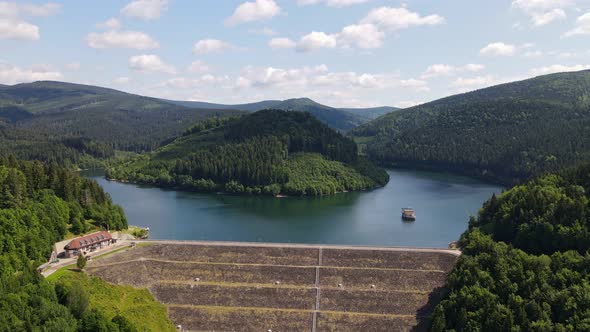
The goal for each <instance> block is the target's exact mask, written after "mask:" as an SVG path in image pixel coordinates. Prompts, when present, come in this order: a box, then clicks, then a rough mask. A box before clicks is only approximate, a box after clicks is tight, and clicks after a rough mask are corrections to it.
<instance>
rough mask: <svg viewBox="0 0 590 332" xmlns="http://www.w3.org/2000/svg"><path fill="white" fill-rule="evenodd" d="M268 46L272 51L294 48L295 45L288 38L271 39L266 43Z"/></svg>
mask: <svg viewBox="0 0 590 332" xmlns="http://www.w3.org/2000/svg"><path fill="white" fill-rule="evenodd" d="M268 46H269V47H270V48H272V49H286V48H295V46H297V43H295V42H294V41H292V40H291V39H289V38H273V39H271V40H270V41H269V42H268Z"/></svg>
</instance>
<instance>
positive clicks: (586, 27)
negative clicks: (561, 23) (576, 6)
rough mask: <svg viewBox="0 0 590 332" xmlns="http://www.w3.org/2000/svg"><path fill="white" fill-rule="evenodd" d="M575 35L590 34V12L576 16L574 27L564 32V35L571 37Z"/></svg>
mask: <svg viewBox="0 0 590 332" xmlns="http://www.w3.org/2000/svg"><path fill="white" fill-rule="evenodd" d="M577 35H590V12H588V13H586V14H584V15H582V16H580V17H578V18H577V19H576V27H575V28H573V29H572V30H569V31H568V32H566V33H565V34H564V35H563V36H564V37H572V36H577Z"/></svg>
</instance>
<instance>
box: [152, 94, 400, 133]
mask: <svg viewBox="0 0 590 332" xmlns="http://www.w3.org/2000/svg"><path fill="white" fill-rule="evenodd" d="M164 101H166V102H169V103H173V104H176V105H181V106H186V107H192V108H206V109H232V110H240V111H246V112H256V111H260V110H263V109H270V108H272V109H280V110H284V111H291V110H297V111H305V112H309V113H311V114H313V115H315V116H316V117H317V118H318V119H320V121H322V122H324V123H326V124H328V125H329V126H331V127H332V128H335V129H339V130H344V131H346V130H350V129H352V128H354V127H356V126H358V125H359V124H362V123H365V122H367V121H369V120H373V119H376V118H377V117H379V116H381V115H384V114H387V113H390V112H394V111H397V110H399V108H397V107H391V106H382V107H370V108H336V107H330V106H326V105H322V104H320V103H317V102H315V101H313V100H311V99H309V98H296V99H287V100H263V101H259V102H255V103H249V104H234V105H231V104H214V103H206V102H200V101H177V100H164ZM350 115H353V116H350Z"/></svg>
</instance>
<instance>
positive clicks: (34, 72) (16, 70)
mask: <svg viewBox="0 0 590 332" xmlns="http://www.w3.org/2000/svg"><path fill="white" fill-rule="evenodd" d="M62 78H63V75H62V73H61V72H59V71H57V70H54V69H52V68H51V67H50V66H47V65H35V66H31V68H20V67H17V66H13V65H10V64H6V63H0V83H1V84H17V83H26V82H34V81H46V80H49V81H56V80H61V79H62Z"/></svg>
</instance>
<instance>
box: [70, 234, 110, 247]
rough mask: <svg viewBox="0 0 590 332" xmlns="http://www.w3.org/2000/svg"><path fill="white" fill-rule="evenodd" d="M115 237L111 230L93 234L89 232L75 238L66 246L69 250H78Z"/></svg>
mask: <svg viewBox="0 0 590 332" xmlns="http://www.w3.org/2000/svg"><path fill="white" fill-rule="evenodd" d="M112 239H113V237H112V236H111V234H110V233H109V232H106V231H101V232H96V233H92V234H88V235H85V236H81V237H77V238H75V239H73V240H72V241H71V242H70V243H68V245H66V246H65V248H66V249H68V250H77V249H82V248H86V247H89V246H92V245H95V244H99V243H101V242H105V241H108V240H112Z"/></svg>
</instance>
